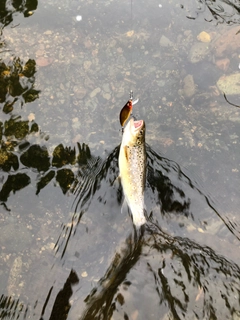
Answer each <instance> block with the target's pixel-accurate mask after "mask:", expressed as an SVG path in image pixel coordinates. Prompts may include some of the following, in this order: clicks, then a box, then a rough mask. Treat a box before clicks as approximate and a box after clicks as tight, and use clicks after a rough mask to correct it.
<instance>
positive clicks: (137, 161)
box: [118, 118, 146, 227]
mask: <svg viewBox="0 0 240 320" xmlns="http://www.w3.org/2000/svg"><path fill="white" fill-rule="evenodd" d="M118 164H119V170H120V179H121V184H122V187H123V193H124V196H125V199H126V201H127V204H128V206H129V208H130V210H131V213H132V217H133V223H134V224H135V226H136V227H140V226H141V225H142V224H144V223H145V222H146V218H145V215H144V211H145V205H144V188H145V182H146V148H145V122H144V121H143V120H139V121H134V120H133V119H132V118H131V119H130V120H129V122H128V124H127V125H126V128H125V129H124V133H123V137H122V143H121V147H120V153H119V158H118Z"/></svg>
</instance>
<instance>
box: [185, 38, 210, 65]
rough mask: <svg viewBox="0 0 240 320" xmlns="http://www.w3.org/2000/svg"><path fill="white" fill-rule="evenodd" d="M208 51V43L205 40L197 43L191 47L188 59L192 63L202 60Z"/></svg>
mask: <svg viewBox="0 0 240 320" xmlns="http://www.w3.org/2000/svg"><path fill="white" fill-rule="evenodd" d="M208 52H209V45H208V43H204V42H198V43H195V44H194V45H193V46H192V47H191V49H190V52H189V56H188V60H189V61H190V62H191V63H197V62H200V61H202V60H203V59H204V58H205V57H206V55H207V54H208Z"/></svg>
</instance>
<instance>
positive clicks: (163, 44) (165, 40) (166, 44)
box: [159, 35, 173, 47]
mask: <svg viewBox="0 0 240 320" xmlns="http://www.w3.org/2000/svg"><path fill="white" fill-rule="evenodd" d="M159 44H160V46H161V47H173V43H172V41H171V40H169V39H168V38H167V37H165V36H164V35H162V36H161V39H160V41H159Z"/></svg>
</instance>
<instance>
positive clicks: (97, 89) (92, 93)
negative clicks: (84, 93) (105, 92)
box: [90, 88, 101, 98]
mask: <svg viewBox="0 0 240 320" xmlns="http://www.w3.org/2000/svg"><path fill="white" fill-rule="evenodd" d="M99 92H101V89H100V88H96V89H94V90H93V91H92V92H91V93H90V98H93V97H95V96H96V95H97V94H98V93H99Z"/></svg>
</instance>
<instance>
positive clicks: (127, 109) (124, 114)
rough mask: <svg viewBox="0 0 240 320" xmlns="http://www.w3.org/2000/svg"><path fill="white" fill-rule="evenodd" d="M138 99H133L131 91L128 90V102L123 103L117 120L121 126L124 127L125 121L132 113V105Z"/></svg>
mask: <svg viewBox="0 0 240 320" xmlns="http://www.w3.org/2000/svg"><path fill="white" fill-rule="evenodd" d="M138 101H139V99H135V100H133V91H132V90H131V91H130V99H129V100H128V102H127V103H126V104H125V105H124V107H123V108H122V110H121V111H120V115H119V120H120V124H121V126H122V128H123V127H124V125H125V123H126V121H127V120H128V118H129V117H130V115H131V113H132V107H133V106H134V105H135V104H136V103H137V102H138Z"/></svg>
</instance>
